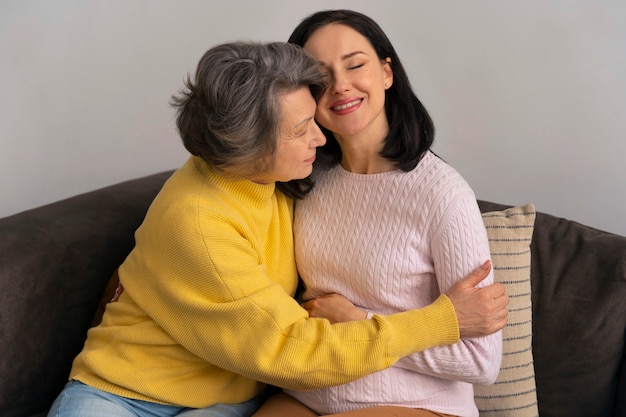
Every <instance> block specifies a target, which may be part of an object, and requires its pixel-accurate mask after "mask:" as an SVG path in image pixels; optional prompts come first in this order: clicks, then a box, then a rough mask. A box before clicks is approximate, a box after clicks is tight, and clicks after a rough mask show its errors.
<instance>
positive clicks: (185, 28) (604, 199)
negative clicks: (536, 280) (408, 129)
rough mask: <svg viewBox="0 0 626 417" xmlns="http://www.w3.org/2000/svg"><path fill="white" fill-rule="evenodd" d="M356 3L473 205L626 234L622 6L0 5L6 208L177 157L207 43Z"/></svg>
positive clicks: (121, 0) (428, 2)
mask: <svg viewBox="0 0 626 417" xmlns="http://www.w3.org/2000/svg"><path fill="white" fill-rule="evenodd" d="M340 7H347V8H354V9H356V10H359V11H362V12H364V13H366V14H369V15H370V16H372V17H373V18H374V19H375V20H377V21H378V22H379V23H380V24H381V26H382V27H383V28H384V29H385V30H386V32H387V34H388V35H389V37H390V38H391V40H392V42H393V43H394V44H395V46H396V49H397V50H398V52H399V54H400V56H401V57H402V59H403V62H404V64H405V66H406V67H407V69H408V70H409V73H410V76H411V79H412V82H413V84H414V87H415V89H416V91H417V93H418V95H419V96H420V98H421V99H422V100H423V101H424V103H425V104H426V106H427V107H428V109H429V110H430V111H431V114H432V116H433V118H434V119H435V123H436V126H437V129H438V135H437V139H436V142H435V143H436V146H435V150H436V151H437V152H438V153H439V154H440V155H441V156H442V157H444V159H446V160H447V161H448V162H450V163H451V164H452V165H453V166H455V167H456V168H457V169H458V170H459V171H460V172H461V173H462V174H463V175H464V176H465V177H466V178H467V180H468V181H469V182H470V184H472V186H473V187H474V189H475V191H476V194H477V196H478V197H479V198H482V199H487V200H491V201H496V202H501V203H506V204H518V203H525V202H533V203H534V204H535V205H536V206H537V209H538V210H539V211H544V212H548V213H551V214H556V215H558V216H562V217H566V218H570V219H573V220H577V221H579V222H582V223H585V224H588V225H591V226H594V227H598V228H601V229H605V230H609V231H612V232H615V233H619V234H622V235H626V218H625V216H624V214H623V213H624V208H625V207H626V192H625V191H626V2H624V1H623V0H613V1H609V0H524V1H506V0H473V1H460V0H458V1H451V0H421V1H418V2H407V1H405V0H403V1H398V2H394V1H390V0H387V1H380V0H358V1H341V0H332V1H325V0H318V1H317V2H304V1H293V0H275V1H256V0H250V1H243V0H228V1H226V0H224V1H209V0H185V1H175V0H55V1H54V2H52V1H48V0H0V174H1V175H0V216H6V215H10V214H12V213H15V212H18V211H21V210H25V209H28V208H32V207H36V206H39V205H42V204H45V203H49V202H52V201H56V200H59V199H62V198H65V197H69V196H72V195H75V194H78V193H81V192H85V191H88V190H91V189H94V188H99V187H102V186H106V185H109V184H113V183H115V182H119V181H122V180H125V179H130V178H133V177H137V176H142V175H147V174H150V173H154V172H158V171H162V170H165V169H172V168H176V167H177V166H179V165H180V164H181V163H182V162H183V161H184V160H185V159H186V157H187V154H186V152H185V151H184V149H183V147H182V145H181V144H180V140H179V139H178V137H177V135H176V131H175V128H174V113H173V111H172V109H171V108H169V106H168V104H167V102H168V100H169V97H170V95H171V94H172V93H175V92H176V91H177V90H178V89H179V88H180V87H181V82H182V80H183V78H184V76H185V74H186V73H188V72H193V70H194V69H195V65H196V63H197V61H198V59H199V58H200V56H201V55H202V53H204V51H205V50H206V49H208V48H209V47H210V46H212V45H214V44H216V43H220V42H224V41H230V40H235V39H255V40H286V39H287V37H288V35H289V33H290V32H291V30H292V29H293V27H295V25H296V24H297V23H298V22H299V21H300V20H301V19H302V18H303V17H305V16H306V15H308V14H310V13H311V12H313V11H316V10H319V9H325V8H340Z"/></svg>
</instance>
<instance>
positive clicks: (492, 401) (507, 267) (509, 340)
mask: <svg viewBox="0 0 626 417" xmlns="http://www.w3.org/2000/svg"><path fill="white" fill-rule="evenodd" d="M483 221H484V223H485V227H486V228H487V235H488V238H489V246H490V249H491V259H492V264H493V270H494V279H495V281H496V282H500V283H502V284H504V285H505V287H506V291H507V294H508V295H509V300H510V303H509V318H508V323H507V325H506V327H505V328H504V329H503V330H502V341H503V343H502V365H501V367H500V374H499V375H498V379H497V380H496V382H495V383H494V384H493V385H488V386H478V385H476V386H474V399H475V401H476V405H477V406H478V410H479V411H480V416H481V417H496V416H497V417H537V416H538V415H539V412H538V410H537V392H536V386H535V369H534V365H533V354H532V306H531V290H530V242H531V240H532V234H533V229H534V225H535V207H534V206H533V205H532V204H526V205H522V206H518V207H512V208H509V209H506V210H503V211H492V212H488V213H483Z"/></svg>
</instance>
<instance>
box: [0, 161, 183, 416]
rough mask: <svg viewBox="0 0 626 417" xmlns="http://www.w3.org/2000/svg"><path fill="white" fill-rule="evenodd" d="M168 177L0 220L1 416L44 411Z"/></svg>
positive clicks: (162, 175) (153, 177)
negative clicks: (115, 271) (105, 291)
mask: <svg viewBox="0 0 626 417" xmlns="http://www.w3.org/2000/svg"><path fill="white" fill-rule="evenodd" d="M170 174H171V172H163V173H160V174H155V175H151V176H148V177H145V178H140V179H135V180H131V181H127V182H124V183H120V184H116V185H113V186H110V187H106V188H102V189H100V190H96V191H92V192H89V193H85V194H81V195H78V196H76V197H72V198H69V199H66V200H63V201H59V202H56V203H53V204H49V205H46V206H43V207H39V208H36V209H33V210H28V211H25V212H22V213H19V214H16V215H13V216H9V217H5V218H3V219H0V285H1V287H2V291H0V375H1V376H2V377H1V378H0V415H2V416H4V417H23V416H29V415H32V414H35V413H36V412H39V411H42V410H45V409H46V408H47V407H48V406H49V405H50V403H51V402H52V401H53V400H54V398H55V397H56V395H57V394H58V393H59V392H60V390H61V389H62V387H63V385H64V384H65V382H66V380H67V377H68V372H69V369H70V367H71V363H72V360H73V359H74V356H76V354H77V353H78V352H79V351H80V349H81V348H82V345H83V342H84V340H85V336H86V332H87V329H88V328H89V326H90V324H91V317H92V316H93V313H94V311H95V310H96V308H97V305H98V301H99V300H100V297H101V295H102V291H103V288H104V286H105V285H106V283H107V281H108V279H109V277H110V276H111V274H112V273H113V271H114V270H115V269H116V268H117V266H118V265H119V264H120V263H121V262H122V261H123V260H124V258H125V257H126V255H127V254H128V253H129V252H130V250H131V249H132V247H133V245H134V237H133V236H134V231H135V229H136V228H137V227H138V226H139V224H140V223H141V221H142V220H143V217H144V216H145V213H146V210H147V208H148V206H149V205H150V203H151V202H152V200H153V198H154V196H155V195H156V194H157V192H158V191H159V190H160V188H161V186H162V185H163V182H164V181H165V179H166V178H167V177H168V176H169V175H170Z"/></svg>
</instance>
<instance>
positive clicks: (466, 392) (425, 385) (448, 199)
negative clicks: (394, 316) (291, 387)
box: [287, 153, 502, 417]
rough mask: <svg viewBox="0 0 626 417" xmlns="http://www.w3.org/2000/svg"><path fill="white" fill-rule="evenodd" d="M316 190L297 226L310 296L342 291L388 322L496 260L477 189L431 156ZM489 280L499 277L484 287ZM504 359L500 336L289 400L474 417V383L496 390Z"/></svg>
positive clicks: (322, 409)
mask: <svg viewBox="0 0 626 417" xmlns="http://www.w3.org/2000/svg"><path fill="white" fill-rule="evenodd" d="M316 184H317V186H316V188H315V189H314V191H313V192H312V193H311V194H310V195H309V196H308V197H307V198H305V199H304V200H303V201H299V202H298V203H297V207H296V215H295V225H294V231H295V246H296V259H297V264H298V269H299V272H300V274H301V276H302V278H303V279H304V281H305V283H306V286H307V292H306V294H305V298H310V297H315V296H319V295H322V294H325V293H331V292H336V293H340V294H342V295H344V296H345V297H347V298H348V299H349V300H351V301H352V302H354V303H355V304H356V305H359V306H361V307H363V308H365V309H367V310H369V311H371V312H373V313H380V314H387V313H393V312H397V311H403V310H407V309H411V308H418V307H423V306H426V305H428V304H430V303H431V302H432V301H434V300H435V298H436V297H437V296H438V295H439V294H440V293H441V292H445V291H446V290H448V288H450V286H452V285H453V284H454V283H455V282H456V281H457V280H458V279H460V278H462V277H464V276H465V275H467V274H468V273H469V272H470V271H472V270H473V269H474V268H476V267H477V266H478V265H480V264H481V263H482V262H484V261H485V260H486V259H488V258H489V257H490V254H489V243H488V240H487V233H486V231H485V228H484V225H483V221H482V218H481V215H480V212H479V209H478V206H477V203H476V198H475V196H474V193H473V191H472V190H471V188H470V187H469V185H468V184H467V182H466V181H465V180H464V179H463V178H462V177H461V176H460V175H459V174H458V173H457V172H456V171H455V170H454V169H453V168H452V167H450V166H449V165H447V164H446V163H445V162H443V161H442V160H441V159H439V158H437V157H436V156H435V155H433V154H432V153H428V154H427V155H425V157H424V158H423V159H422V161H421V162H420V163H419V164H418V166H417V167H416V168H415V169H414V170H413V171H411V172H409V173H405V172H402V171H392V172H386V173H382V174H373V175H361V174H353V173H350V172H347V171H345V170H344V169H343V168H341V167H340V166H337V167H335V168H334V169H332V170H331V171H329V172H324V173H320V174H319V175H318V176H317V177H316ZM491 282H493V274H492V275H491V276H490V277H488V278H487V279H486V280H485V281H484V283H485V284H487V283H491ZM501 355H502V334H501V332H498V333H496V334H494V335H492V336H489V337H484V338H479V339H467V340H462V341H461V342H459V343H458V344H456V345H453V346H442V347H437V348H433V349H429V350H427V351H424V352H420V353H417V354H414V355H411V356H408V357H405V358H403V359H401V360H400V361H399V362H397V363H396V365H394V366H393V367H391V368H389V369H387V370H384V371H381V372H377V373H375V374H372V375H369V376H367V377H365V378H362V379H360V380H357V381H355V382H352V383H348V384H345V385H340V386H337V387H332V388H327V389H320V390H315V391H309V392H295V391H287V392H288V393H289V394H290V395H292V396H294V397H295V398H297V399H298V400H300V401H301V402H303V403H304V404H306V405H307V406H308V407H310V408H312V409H313V410H315V411H316V412H318V413H320V414H322V415H323V414H331V413H338V412H343V411H348V410H354V409H358V408H364V407H368V406H373V405H397V406H404V407H411V408H425V409H429V410H432V411H436V412H440V413H445V414H452V415H457V416H468V417H470V416H472V417H475V416H478V410H477V408H476V406H475V404H474V398H473V389H472V384H489V383H493V382H494V381H495V379H496V377H497V374H498V370H499V368H500V361H501ZM329 366H333V364H329Z"/></svg>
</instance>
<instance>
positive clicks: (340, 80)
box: [331, 72, 350, 94]
mask: <svg viewBox="0 0 626 417" xmlns="http://www.w3.org/2000/svg"><path fill="white" fill-rule="evenodd" d="M349 89H350V83H349V81H348V77H345V76H344V75H343V74H341V73H339V72H336V73H334V74H333V77H332V79H331V91H332V92H333V94H342V93H344V92H346V91H348V90H349Z"/></svg>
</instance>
